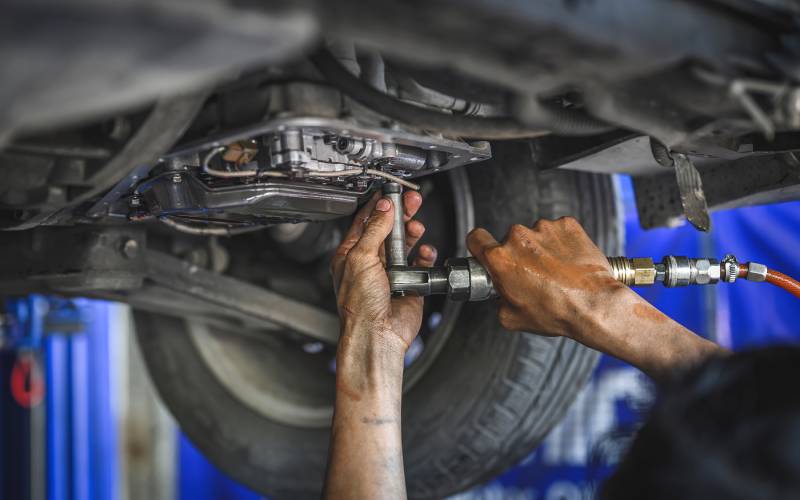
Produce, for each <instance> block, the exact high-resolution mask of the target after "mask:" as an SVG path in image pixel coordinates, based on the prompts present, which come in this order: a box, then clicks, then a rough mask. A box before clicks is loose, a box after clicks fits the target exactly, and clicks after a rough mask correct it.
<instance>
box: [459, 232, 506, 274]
mask: <svg viewBox="0 0 800 500" xmlns="http://www.w3.org/2000/svg"><path fill="white" fill-rule="evenodd" d="M499 245H500V244H499V243H498V242H497V240H496V239H494V236H492V235H491V234H490V233H489V231H487V230H485V229H483V228H482V227H479V228H476V229H473V230H472V231H470V233H469V234H468V235H467V248H468V249H469V253H471V254H472V255H473V256H474V257H475V258H476V259H478V261H479V262H480V263H481V264H483V265H484V266H485V265H486V256H485V252H486V250H487V249H489V248H493V247H497V246H499Z"/></svg>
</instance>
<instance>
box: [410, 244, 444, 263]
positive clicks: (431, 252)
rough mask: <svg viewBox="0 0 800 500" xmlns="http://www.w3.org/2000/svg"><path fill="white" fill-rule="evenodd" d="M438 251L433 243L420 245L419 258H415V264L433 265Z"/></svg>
mask: <svg viewBox="0 0 800 500" xmlns="http://www.w3.org/2000/svg"><path fill="white" fill-rule="evenodd" d="M437 254H438V252H437V251H436V248H435V247H433V246H431V245H422V246H421V247H419V252H418V253H417V258H416V259H414V265H415V266H421V267H433V265H434V264H436V256H437Z"/></svg>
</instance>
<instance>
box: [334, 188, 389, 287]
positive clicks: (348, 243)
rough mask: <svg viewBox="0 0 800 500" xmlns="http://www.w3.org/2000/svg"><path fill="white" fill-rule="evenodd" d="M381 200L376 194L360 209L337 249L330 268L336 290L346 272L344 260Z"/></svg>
mask: <svg viewBox="0 0 800 500" xmlns="http://www.w3.org/2000/svg"><path fill="white" fill-rule="evenodd" d="M379 199H380V194H379V193H375V194H374V195H373V196H372V197H371V198H370V199H369V201H367V202H366V203H365V204H364V206H363V207H361V209H359V211H358V212H357V213H356V215H355V216H354V217H353V223H352V224H351V225H350V229H348V230H347V233H346V234H345V235H344V238H343V239H342V242H341V243H340V244H339V247H338V248H337V249H336V253H335V254H334V256H333V258H332V259H331V268H330V270H331V275H332V276H333V284H334V289H338V288H339V283H340V282H341V279H342V272H343V271H344V260H345V258H346V257H347V254H348V253H349V252H350V250H351V249H352V248H353V246H355V244H356V243H357V242H358V239H359V238H360V237H361V234H362V233H363V232H364V224H365V222H366V220H367V217H369V214H370V213H372V211H373V210H375V205H376V204H377V203H378V200H379Z"/></svg>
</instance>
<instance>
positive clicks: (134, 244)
mask: <svg viewBox="0 0 800 500" xmlns="http://www.w3.org/2000/svg"><path fill="white" fill-rule="evenodd" d="M122 255H124V256H125V258H128V259H135V258H136V257H137V256H138V255H139V242H138V241H136V240H133V239H129V240H126V241H125V243H123V244H122Z"/></svg>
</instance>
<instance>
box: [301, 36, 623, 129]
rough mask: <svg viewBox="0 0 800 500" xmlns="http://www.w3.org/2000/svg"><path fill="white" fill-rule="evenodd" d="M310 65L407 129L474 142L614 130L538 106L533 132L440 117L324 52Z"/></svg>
mask: <svg viewBox="0 0 800 500" xmlns="http://www.w3.org/2000/svg"><path fill="white" fill-rule="evenodd" d="M311 61H312V62H313V63H314V65H315V66H316V67H317V69H318V70H319V72H320V73H322V76H324V77H325V78H326V79H328V80H329V81H330V82H331V83H333V84H334V85H335V86H337V87H338V88H339V89H340V90H341V91H342V92H344V93H345V94H347V95H348V96H350V97H351V98H352V99H354V100H356V101H358V102H360V103H361V104H363V105H364V106H366V107H368V108H370V109H372V110H374V111H376V112H378V113H381V114H383V115H386V116H388V117H389V118H392V119H394V120H398V121H400V122H403V123H405V124H407V125H411V126H414V127H419V128H423V129H428V130H432V131H436V132H440V133H442V134H445V135H453V136H458V137H471V138H475V139H524V138H532V137H539V136H542V135H547V134H549V133H555V134H560V135H595V134H600V133H603V132H608V131H610V130H613V129H614V127H613V126H611V125H608V124H606V123H604V122H601V121H598V120H596V119H594V118H592V117H590V116H588V115H586V114H584V113H582V112H579V111H575V110H569V109H561V108H553V107H549V106H545V105H544V104H542V105H541V106H539V108H540V111H541V113H539V114H541V116H540V117H539V119H538V120H537V121H538V122H540V123H539V124H537V126H536V128H531V126H526V125H521V124H520V123H518V122H517V121H516V120H513V119H510V118H500V117H497V118H486V117H474V116H464V115H452V114H447V113H441V112H438V111H433V110H430V109H426V108H421V107H419V106H414V105H413V104H408V103H405V102H403V101H400V100H398V99H395V98H394V97H391V96H389V95H387V94H384V93H383V92H380V91H378V90H376V89H374V88H372V87H371V86H370V85H368V84H367V83H365V82H363V81H362V80H361V79H359V78H358V77H357V76H355V75H354V74H352V73H350V72H349V71H348V70H347V68H345V67H344V66H342V64H341V63H340V62H339V61H338V60H337V59H336V58H335V57H334V56H333V54H331V53H330V52H329V51H328V50H327V49H324V48H322V49H320V50H318V51H317V52H316V53H315V54H313V55H312V56H311Z"/></svg>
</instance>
